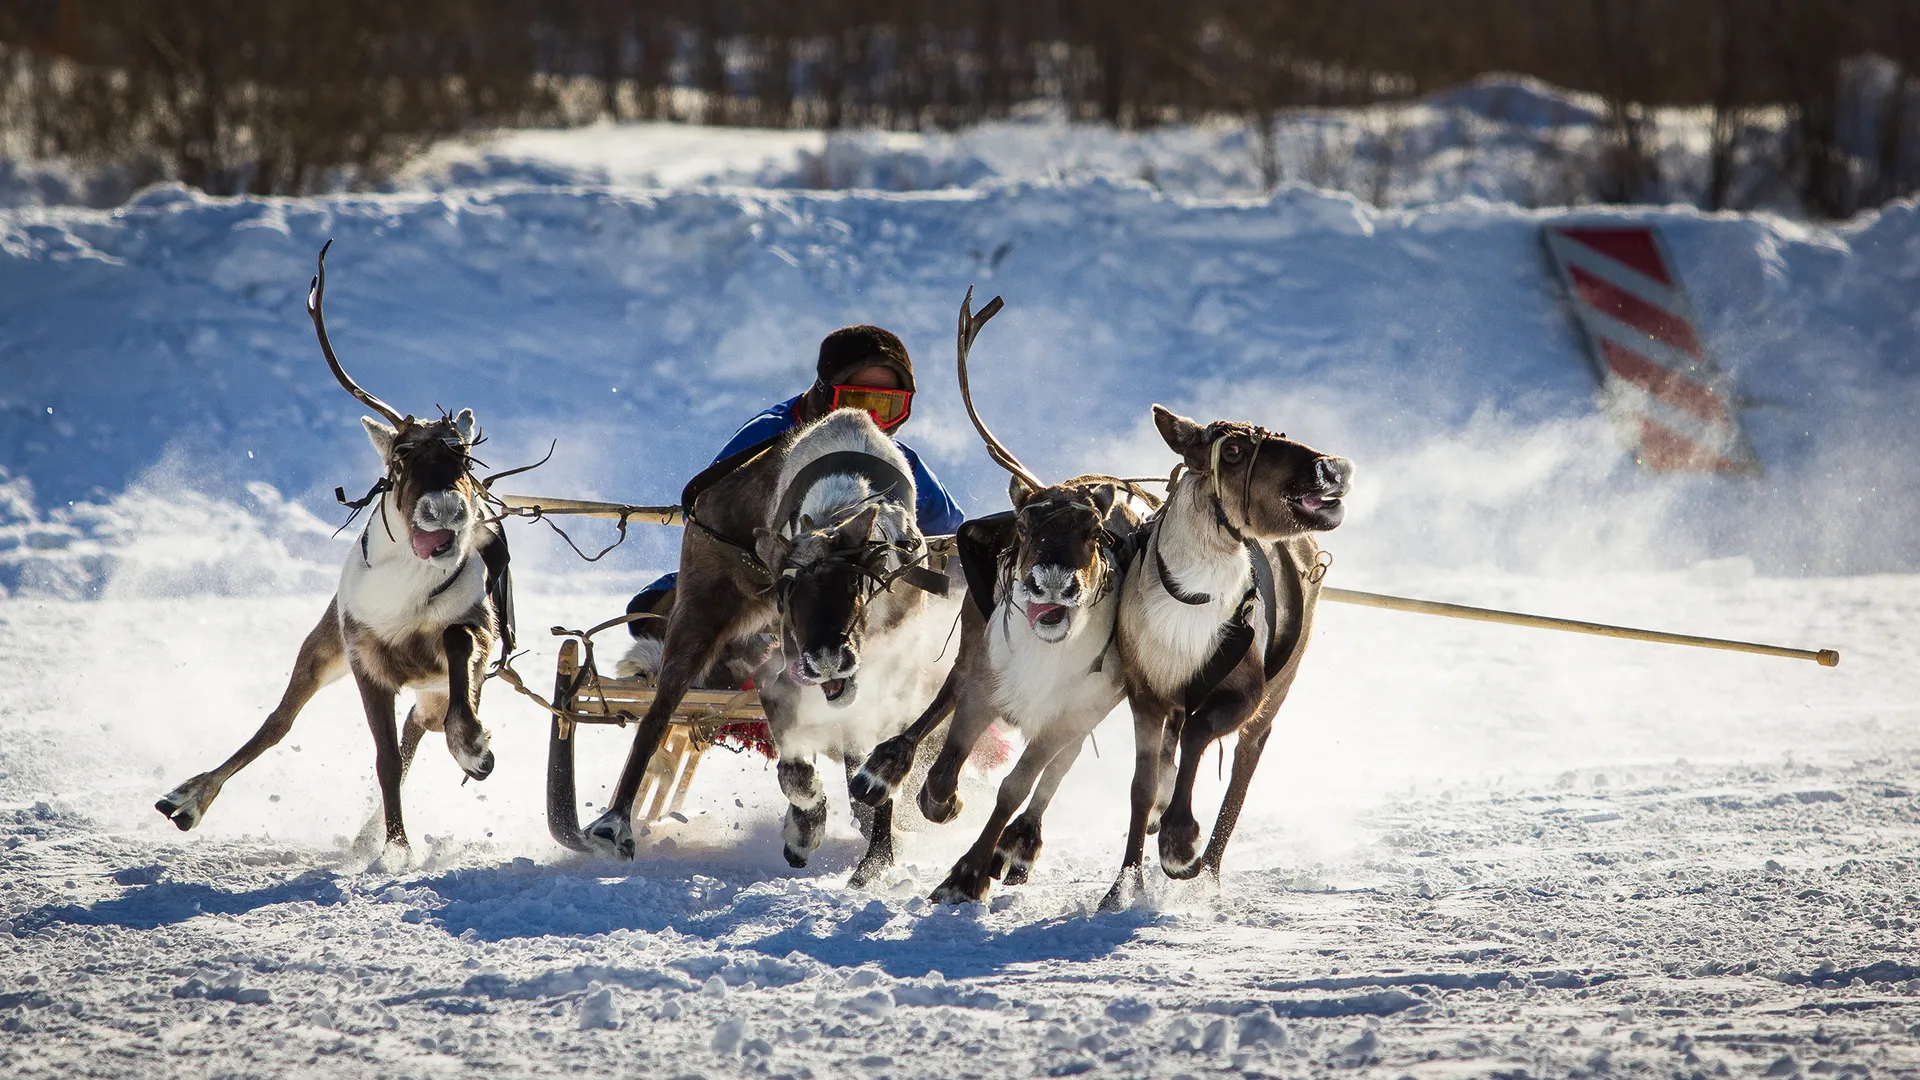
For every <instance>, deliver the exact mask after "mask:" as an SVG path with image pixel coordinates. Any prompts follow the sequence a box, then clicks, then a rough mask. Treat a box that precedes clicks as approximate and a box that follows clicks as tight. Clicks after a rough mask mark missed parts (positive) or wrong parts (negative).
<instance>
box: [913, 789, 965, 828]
mask: <svg viewBox="0 0 1920 1080" xmlns="http://www.w3.org/2000/svg"><path fill="white" fill-rule="evenodd" d="M961 805H962V804H961V802H960V794H959V792H955V793H953V794H952V795H949V796H947V797H946V798H944V799H942V798H939V797H937V796H935V795H934V794H933V788H931V787H923V788H921V789H920V816H921V817H924V818H926V819H927V820H928V821H931V822H933V823H934V824H935V825H945V824H946V823H947V822H949V821H952V820H953V819H954V818H957V817H959V816H960V807H961Z"/></svg>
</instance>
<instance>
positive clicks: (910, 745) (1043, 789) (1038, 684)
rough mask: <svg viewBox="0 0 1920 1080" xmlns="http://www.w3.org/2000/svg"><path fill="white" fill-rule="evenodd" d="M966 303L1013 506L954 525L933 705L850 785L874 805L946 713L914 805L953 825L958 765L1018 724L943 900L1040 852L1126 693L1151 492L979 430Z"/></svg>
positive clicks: (983, 315) (994, 305)
mask: <svg viewBox="0 0 1920 1080" xmlns="http://www.w3.org/2000/svg"><path fill="white" fill-rule="evenodd" d="M971 300H972V294H971V293H969V294H968V301H969V302H970V301H971ZM969 306H970V303H969V304H964V305H963V306H962V307H961V309H960V331H959V357H958V360H959V368H960V394H961V399H962V400H963V401H964V402H965V403H966V406H967V415H968V416H970V417H971V418H972V419H973V423H974V427H975V428H976V429H977V430H978V431H979V432H980V437H981V438H982V439H983V440H985V442H986V444H987V453H988V456H990V457H992V458H993V460H994V461H995V462H996V463H998V464H999V465H1000V466H1001V467H1002V468H1004V469H1006V470H1007V471H1008V472H1010V473H1012V474H1013V480H1012V482H1011V484H1010V494H1011V497H1012V500H1013V505H1014V509H1013V510H1012V511H1011V512H1010V513H1002V514H995V515H992V516H990V517H985V518H977V519H975V520H972V521H969V522H967V523H966V524H965V525H962V526H961V527H960V535H959V546H960V553H961V559H962V561H963V562H964V564H965V566H966V572H967V584H968V592H969V593H970V595H971V600H970V602H969V603H968V604H967V607H966V610H965V612H964V614H963V615H962V618H961V637H960V655H959V658H958V659H957V660H955V662H954V666H953V672H952V674H950V675H949V676H948V677H947V684H946V686H945V687H943V688H942V689H941V692H940V694H939V696H938V697H937V698H935V700H934V703H933V705H931V706H930V707H928V709H927V710H926V711H925V712H923V713H922V714H921V715H920V717H919V719H917V720H916V721H914V723H913V724H912V725H911V726H909V727H908V728H907V730H906V731H904V732H902V733H901V734H899V735H896V736H894V737H893V738H892V739H889V740H887V741H886V742H885V743H882V744H881V745H880V746H879V747H877V748H876V749H875V750H874V752H873V754H872V755H871V756H870V757H869V758H868V759H867V763H866V766H865V767H864V768H863V769H862V770H861V771H860V773H859V774H858V775H857V776H855V777H854V779H853V782H852V785H851V788H852V791H853V794H854V797H855V798H858V799H861V800H862V801H865V802H869V803H871V804H875V805H878V804H880V803H881V802H882V801H883V800H885V799H887V798H888V797H890V796H891V794H892V793H893V790H894V788H895V787H896V786H897V785H898V784H899V783H900V782H901V780H903V779H904V778H905V777H906V776H907V775H908V773H909V771H910V770H911V768H912V766H913V764H914V760H915V758H916V756H917V755H918V751H919V747H920V744H921V742H922V740H924V739H925V738H926V737H927V736H928V735H929V734H931V733H932V732H933V730H934V729H935V728H936V726H937V725H938V724H939V723H940V721H941V720H943V719H944V718H945V717H946V715H947V713H948V712H952V713H953V723H952V725H951V726H950V727H948V729H947V736H946V739H945V742H944V745H943V746H942V747H941V750H940V754H939V756H938V757H937V758H936V759H935V760H934V762H933V766H932V768H931V769H930V770H929V771H928V773H927V778H926V782H925V785H924V786H923V787H922V788H921V789H920V812H921V813H922V814H923V815H925V816H926V817H927V819H928V820H930V821H936V822H944V821H950V820H952V819H953V817H954V816H955V815H956V814H958V813H959V812H960V798H959V794H958V787H959V776H960V767H961V766H962V765H963V764H964V763H965V762H966V760H967V758H968V756H969V755H970V754H971V753H972V751H973V747H974V743H975V742H976V741H977V740H978V739H979V738H980V736H981V735H982V734H983V733H984V732H985V731H986V730H987V727H988V726H989V725H990V724H992V722H993V721H994V720H995V719H997V718H999V719H1005V720H1006V721H1007V722H1008V723H1010V724H1011V725H1012V726H1013V727H1015V728H1018V729H1019V731H1020V734H1021V735H1022V736H1023V737H1024V738H1025V740H1026V743H1027V746H1026V749H1025V751H1023V752H1022V753H1021V755H1020V760H1019V761H1018V762H1017V763H1016V764H1015V765H1014V767H1013V770H1012V771H1011V772H1010V773H1008V774H1007V777H1006V778H1005V779H1004V780H1003V781H1001V784H1000V790H999V793H998V796H997V797H996V799H995V800H994V806H993V811H992V813H991V814H990V815H989V816H988V818H987V821H986V824H985V825H984V826H983V827H982V828H981V830H980V835H979V838H978V839H977V840H975V841H974V844H973V847H971V848H970V849H968V851H967V853H966V854H965V855H963V856H961V858H960V860H959V861H958V862H956V863H955V864H954V866H953V870H952V872H950V873H949V874H948V875H947V877H946V880H945V881H943V882H941V883H940V885H939V887H937V888H936V889H934V891H933V899H934V900H936V901H939V902H942V903H962V902H965V901H969V900H979V899H981V898H982V897H984V896H985V895H986V892H987V888H988V883H989V879H990V878H995V877H1003V878H1004V880H1005V882H1006V884H1008V885H1018V884H1020V883H1021V882H1024V881H1025V880H1026V879H1027V875H1028V873H1029V872H1030V871H1031V869H1032V866H1033V862H1034V860H1035V859H1036V858H1038V857H1039V854H1040V821H1041V818H1042V816H1043V815H1044V814H1045V813H1046V809H1047V806H1048V804H1049V803H1050V802H1051V801H1052V799H1053V795H1054V792H1055V791H1057V790H1058V789H1059V787H1060V784H1061V782H1062V781H1063V780H1064V779H1066V775H1067V771H1068V770H1069V769H1071V768H1072V767H1073V763H1074V761H1075V760H1076V759H1077V758H1078V757H1079V756H1080V748H1081V746H1082V745H1083V744H1084V743H1085V741H1086V738H1087V736H1088V735H1089V734H1091V733H1092V731H1093V729H1094V728H1095V727H1097V726H1098V725H1099V723H1100V721H1101V720H1103V719H1105V718H1106V716H1107V714H1108V713H1111V712H1112V711H1113V710H1114V709H1115V708H1116V707H1117V706H1118V705H1119V704H1120V701H1121V698H1122V697H1123V695H1124V692H1125V683H1124V682H1123V681H1122V678H1121V666H1120V653H1119V647H1118V642H1117V640H1116V638H1115V635H1114V627H1115V622H1116V619H1117V617H1118V612H1119V607H1120V589H1119V586H1120V581H1121V570H1122V567H1123V563H1124V555H1123V552H1124V550H1125V549H1126V546H1127V543H1128V540H1129V539H1130V537H1131V536H1132V534H1133V532H1134V530H1136V529H1137V528H1139V525H1140V513H1141V512H1142V511H1144V510H1148V509H1151V508H1152V504H1151V503H1150V502H1146V501H1143V502H1142V504H1141V505H1140V506H1138V507H1136V506H1133V505H1131V503H1132V501H1133V500H1134V499H1135V498H1138V492H1137V490H1136V489H1135V488H1134V487H1133V486H1132V485H1131V484H1129V483H1127V482H1125V481H1121V480H1116V479H1115V478H1113V477H1110V476H1082V477H1076V478H1074V479H1072V480H1068V481H1066V482H1065V483H1061V484H1055V485H1051V486H1049V485H1047V484H1045V483H1043V482H1042V481H1041V480H1040V479H1039V478H1038V477H1036V476H1035V475H1034V474H1033V473H1032V472H1031V471H1029V470H1028V469H1027V468H1026V467H1025V466H1024V465H1022V464H1020V462H1019V460H1018V459H1016V458H1015V457H1014V456H1013V454H1012V453H1011V452H1010V451H1008V450H1007V448H1006V447H1005V446H1003V445H1002V444H1001V443H1000V441H999V440H998V439H996V438H995V437H994V435H993V432H991V431H989V430H987V426H986V424H985V423H984V422H983V421H981V419H980V415H979V413H978V412H977V411H975V410H974V407H973V394H972V392H971V389H970V388H969V386H968V380H967V355H968V352H969V350H970V348H971V346H972V344H973V339H974V336H975V335H976V334H978V333H979V330H980V327H981V326H983V325H985V324H986V321H987V320H988V319H990V318H992V317H993V315H994V313H995V312H997V311H999V310H1000V300H999V298H998V297H995V298H994V299H993V300H992V301H990V302H989V303H988V304H987V305H986V306H985V307H984V308H982V309H981V311H980V313H979V314H978V315H974V314H972V313H971V312H970V311H969V310H968V308H969ZM1023 803H1025V804H1026V809H1025V810H1024V811H1022V810H1021V804H1023ZM1016 812H1019V816H1018V817H1015V816H1014V815H1015V813H1016Z"/></svg>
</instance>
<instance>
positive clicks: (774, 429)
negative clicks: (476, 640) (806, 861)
mask: <svg viewBox="0 0 1920 1080" xmlns="http://www.w3.org/2000/svg"><path fill="white" fill-rule="evenodd" d="M835 409H865V410H866V411H867V413H868V415H870V416H872V417H873V422H874V423H876V424H878V425H879V426H880V430H881V431H884V432H886V433H887V434H888V435H889V436H893V437H894V445H896V446H898V447H899V448H900V452H901V453H902V454H904V455H905V456H906V459H907V463H908V464H909V465H911V466H913V486H914V490H915V491H916V492H917V493H918V497H917V499H916V501H915V505H914V510H915V517H916V518H917V519H918V520H919V525H920V531H921V532H922V533H923V534H925V535H927V536H944V535H949V534H951V533H953V532H955V531H956V530H958V529H959V528H960V523H961V522H962V521H964V520H966V515H965V514H963V513H961V511H960V508H959V507H958V506H956V505H954V501H953V497H952V496H950V495H948V494H947V489H946V488H944V487H942V486H941V484H940V481H939V479H938V478H936V477H935V476H934V475H933V473H932V472H931V471H930V470H929V469H928V468H927V467H926V465H924V464H923V463H922V462H921V461H920V455H919V454H916V453H914V451H913V448H912V447H910V446H908V445H907V444H906V443H903V442H901V441H900V440H899V437H898V436H899V431H900V428H901V427H903V426H904V425H905V424H906V422H907V417H908V416H909V415H910V414H911V413H912V411H913V360H912V358H910V357H909V356H908V355H907V347H906V346H905V345H903V344H901V341H900V339H899V338H898V337H895V336H894V335H893V334H892V333H891V332H890V331H887V330H882V329H880V328H879V327H877V326H844V327H841V328H840V329H838V330H835V331H834V332H833V333H831V334H828V335H827V336H826V337H825V338H824V339H822V340H821V342H820V358H819V361H818V363H817V364H816V365H815V378H814V382H813V385H812V386H810V387H808V388H807V389H806V390H804V391H802V392H801V393H800V394H798V395H796V396H794V397H791V398H788V399H787V400H785V401H782V402H780V403H779V404H777V405H774V406H773V407H771V408H769V409H767V410H766V411H765V412H763V413H761V414H760V415H758V416H756V417H754V418H753V419H751V420H749V421H747V423H746V426H744V427H742V428H741V429H740V430H739V431H738V432H736V433H735V434H734V436H733V438H731V439H729V440H728V441H727V445H726V446H724V447H721V449H720V453H719V454H717V455H715V456H714V459H713V463H712V464H711V465H709V466H708V468H709V469H710V470H711V469H712V468H713V467H714V466H715V465H718V464H720V463H721V462H724V461H726V460H727V459H728V458H729V457H732V456H734V455H736V454H741V453H743V452H744V451H747V450H751V449H753V448H756V447H758V446H760V445H761V444H762V443H765V442H767V441H768V440H770V439H773V438H775V437H777V436H779V435H781V434H783V433H785V432H787V431H791V430H792V429H794V428H796V427H799V426H801V425H802V424H806V423H810V422H812V421H814V420H818V419H819V418H821V417H823V416H825V415H827V414H828V413H830V412H832V411H833V410H835ZM679 576H680V575H679V574H677V573H673V574H667V575H665V576H663V577H661V578H660V579H659V580H657V581H655V582H653V584H651V585H648V586H647V587H646V588H644V589H642V590H640V592H639V593H638V594H636V595H635V596H634V598H633V599H632V600H631V601H629V602H628V604H627V612H628V614H633V613H635V612H643V611H644V612H649V613H651V614H654V615H659V616H662V617H661V618H658V619H637V620H635V621H633V622H631V623H628V624H627V629H628V630H629V631H630V632H631V633H632V634H633V636H634V637H635V638H637V639H639V641H640V643H641V644H640V645H639V646H637V647H636V652H635V657H636V660H637V663H636V666H637V667H639V668H642V669H657V668H658V659H657V653H656V655H655V656H654V657H649V658H648V659H650V660H652V662H651V663H648V662H647V661H646V660H640V659H638V658H639V657H640V656H641V655H642V654H644V653H647V652H654V651H655V650H650V649H647V648H646V645H647V644H655V645H656V648H657V643H658V642H659V641H660V640H661V638H662V637H663V636H664V635H665V634H666V628H667V621H666V619H665V615H666V614H667V612H668V611H670V610H672V608H673V601H674V596H675V586H676V583H677V579H678V578H679ZM623 666H624V665H623ZM725 667H726V663H725V659H724V658H723V660H722V662H721V663H720V664H717V665H715V669H714V670H713V671H712V672H709V673H708V676H707V677H706V678H703V679H701V680H700V685H708V686H718V685H729V686H730V685H732V684H735V683H737V681H738V674H737V673H736V674H734V675H732V676H731V677H729V673H728V672H726V671H724V670H722V669H724V668H725Z"/></svg>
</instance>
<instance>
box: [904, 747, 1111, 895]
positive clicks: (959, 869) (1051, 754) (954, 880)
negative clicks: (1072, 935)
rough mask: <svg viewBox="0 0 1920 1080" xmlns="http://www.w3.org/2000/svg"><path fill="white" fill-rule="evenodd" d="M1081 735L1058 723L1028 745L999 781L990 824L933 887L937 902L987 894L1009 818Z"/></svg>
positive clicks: (988, 822)
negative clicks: (995, 854) (944, 878)
mask: <svg viewBox="0 0 1920 1080" xmlns="http://www.w3.org/2000/svg"><path fill="white" fill-rule="evenodd" d="M1078 734H1079V729H1078V728H1077V727H1075V726H1071V725H1066V724H1055V725H1053V726H1052V727H1049V728H1047V729H1046V730H1044V731H1042V732H1041V733H1040V734H1039V736H1038V737H1036V738H1035V739H1034V740H1033V742H1031V743H1028V744H1027V748H1026V750H1025V751H1023V752H1022V753H1021V754H1020V760H1019V761H1018V762H1017V763H1015V765H1014V766H1013V771H1012V772H1010V773H1008V774H1007V778H1006V779H1005V780H1002V781H1001V782H1000V791H999V793H998V795H997V796H996V797H995V799H994V801H993V812H992V813H991V814H988V815H987V823H986V824H985V825H984V826H982V827H981V829H980V836H979V838H978V839H976V840H974V842H973V846H972V847H970V848H968V849H967V853H966V854H965V855H962V856H960V861H959V862H956V863H954V864H953V869H952V870H950V871H948V872H947V879H946V880H945V881H942V882H941V883H940V885H939V887H938V888H936V889H934V890H933V896H932V899H933V901H934V902H935V903H937V904H964V903H967V902H969V901H975V900H979V899H980V898H982V897H984V896H986V895H987V882H988V880H989V877H988V871H989V869H990V868H991V867H992V864H993V855H994V851H995V849H996V848H997V847H998V846H999V844H1000V831H1001V830H1002V829H1004V828H1006V825H1007V820H1008V819H1009V818H1011V817H1013V812H1014V811H1015V810H1017V809H1019V808H1020V804H1021V803H1023V802H1026V801H1027V796H1028V795H1029V794H1031V793H1032V791H1033V785H1034V781H1036V780H1038V779H1039V778H1040V775H1041V773H1042V772H1043V771H1044V770H1045V769H1046V768H1047V766H1049V765H1051V764H1052V763H1053V761H1054V759H1055V758H1056V757H1058V756H1060V754H1061V751H1062V750H1063V749H1065V747H1066V745H1068V744H1070V743H1071V742H1072V740H1073V739H1074V737H1075V736H1077V735H1078Z"/></svg>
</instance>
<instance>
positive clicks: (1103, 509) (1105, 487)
mask: <svg viewBox="0 0 1920 1080" xmlns="http://www.w3.org/2000/svg"><path fill="white" fill-rule="evenodd" d="M1119 497H1120V489H1119V488H1117V487H1115V486H1114V485H1112V484H1100V485H1097V486H1096V487H1095V488H1094V489H1093V505H1094V506H1096V507H1099V509H1100V516H1101V517H1105V516H1107V515H1108V514H1111V513H1113V503H1114V500H1115V499H1117V498H1119Z"/></svg>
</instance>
